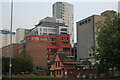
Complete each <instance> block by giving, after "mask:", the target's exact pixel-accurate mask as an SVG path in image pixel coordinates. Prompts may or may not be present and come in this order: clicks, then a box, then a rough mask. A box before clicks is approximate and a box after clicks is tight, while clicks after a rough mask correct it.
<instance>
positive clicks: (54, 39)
mask: <svg viewBox="0 0 120 80" xmlns="http://www.w3.org/2000/svg"><path fill="white" fill-rule="evenodd" d="M32 40H48V38H46V37H32ZM50 41H56V38H50Z"/></svg>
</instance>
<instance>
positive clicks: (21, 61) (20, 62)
mask: <svg viewBox="0 0 120 80" xmlns="http://www.w3.org/2000/svg"><path fill="white" fill-rule="evenodd" d="M32 70H33V63H32V59H31V57H30V56H29V55H28V54H21V55H19V56H18V57H15V58H12V73H13V74H20V73H21V72H29V73H30V72H32ZM2 71H3V74H6V73H8V71H9V58H5V57H4V58H2Z"/></svg>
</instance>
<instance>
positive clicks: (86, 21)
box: [79, 19, 90, 25]
mask: <svg viewBox="0 0 120 80" xmlns="http://www.w3.org/2000/svg"><path fill="white" fill-rule="evenodd" d="M88 22H90V19H88V20H85V21H83V22H81V23H80V24H79V25H82V24H85V23H88Z"/></svg>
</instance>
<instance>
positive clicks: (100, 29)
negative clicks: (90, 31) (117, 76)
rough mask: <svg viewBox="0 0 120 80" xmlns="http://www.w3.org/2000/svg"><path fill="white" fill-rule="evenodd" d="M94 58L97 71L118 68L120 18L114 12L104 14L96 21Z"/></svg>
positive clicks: (119, 67)
mask: <svg viewBox="0 0 120 80" xmlns="http://www.w3.org/2000/svg"><path fill="white" fill-rule="evenodd" d="M95 51H96V52H97V53H98V55H96V59H97V60H99V63H98V64H97V66H98V69H99V71H101V72H102V73H104V72H107V71H108V70H109V69H114V70H120V20H119V19H118V17H117V15H116V14H109V15H106V18H105V21H104V22H103V21H99V22H98V23H97V46H96V48H95Z"/></svg>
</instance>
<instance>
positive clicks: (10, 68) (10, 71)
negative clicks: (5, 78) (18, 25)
mask: <svg viewBox="0 0 120 80" xmlns="http://www.w3.org/2000/svg"><path fill="white" fill-rule="evenodd" d="M12 16H13V0H12V1H11V20H10V63H9V78H10V79H11V73H12V60H11V57H12V25H13V24H12V20H13V17H12Z"/></svg>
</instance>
